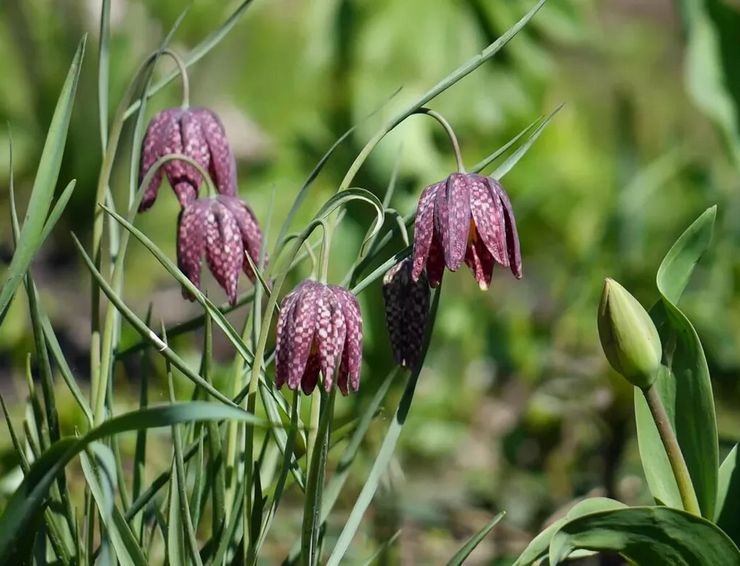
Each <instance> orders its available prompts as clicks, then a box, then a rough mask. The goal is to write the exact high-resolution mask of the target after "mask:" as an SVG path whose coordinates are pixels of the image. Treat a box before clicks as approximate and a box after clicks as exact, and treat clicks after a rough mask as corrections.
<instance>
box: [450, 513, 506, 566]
mask: <svg viewBox="0 0 740 566" xmlns="http://www.w3.org/2000/svg"><path fill="white" fill-rule="evenodd" d="M505 514H506V513H505V511H501V512H500V513H499V514H498V515H496V516H495V517H494V518H493V519H491V520H490V521H489V522H488V523H487V524H486V525H484V527H483V528H482V529H481V530H479V531H478V532H477V533H475V534H474V535H473V536H472V537H470V538H469V539H468V541H467V542H466V543H465V544H464V545H463V547H462V548H461V549H460V550H458V551H457V552H456V553H455V556H453V557H452V558H450V561H449V562H448V563H447V565H448V566H462V564H464V563H465V560H467V558H468V556H470V553H471V552H473V551H474V550H475V548H476V547H477V546H478V545H479V544H480V542H481V541H482V540H483V539H484V538H486V536H488V533H490V532H491V531H492V530H493V527H495V526H496V525H497V524H498V522H499V521H500V520H501V519H503V517H504V515H505Z"/></svg>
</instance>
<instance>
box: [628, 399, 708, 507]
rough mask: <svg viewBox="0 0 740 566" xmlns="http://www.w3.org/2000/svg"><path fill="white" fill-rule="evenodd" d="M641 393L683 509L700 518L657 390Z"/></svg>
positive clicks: (697, 504)
mask: <svg viewBox="0 0 740 566" xmlns="http://www.w3.org/2000/svg"><path fill="white" fill-rule="evenodd" d="M642 393H643V394H644V395H645V401H647V404H648V407H649V408H650V413H651V414H652V416H653V420H654V421H655V426H656V427H657V429H658V433H659V434H660V439H661V440H662V441H663V446H664V447H665V451H666V454H667V455H668V461H669V462H670V463H671V469H672V470H673V476H674V477H675V478H676V485H678V492H679V494H680V495H681V502H682V503H683V507H684V509H685V510H686V511H688V512H689V513H692V514H694V515H696V516H698V517H701V509H700V508H699V501H698V500H697V498H696V492H695V491H694V486H693V484H692V483H691V476H690V475H689V469H688V468H687V467H686V461H685V460H684V458H683V454H682V453H681V447H680V446H679V445H678V440H677V439H676V435H675V433H674V432H673V427H672V426H671V422H670V420H669V419H668V414H667V413H666V410H665V407H664V406H663V401H662V400H661V398H660V394H659V393H658V389H657V388H656V387H655V386H654V385H651V386H650V387H648V388H647V389H643V390H642Z"/></svg>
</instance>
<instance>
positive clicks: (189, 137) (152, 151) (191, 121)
mask: <svg viewBox="0 0 740 566" xmlns="http://www.w3.org/2000/svg"><path fill="white" fill-rule="evenodd" d="M168 154H181V155H184V156H186V157H189V158H190V159H192V160H194V161H195V162H196V163H198V164H199V165H201V166H202V167H203V168H204V169H205V170H207V171H208V172H209V174H210V176H211V178H212V179H213V182H214V184H215V185H216V189H217V190H218V192H219V193H221V194H225V195H228V196H232V197H233V196H235V195H236V161H235V159H234V155H233V153H232V151H231V148H230V147H229V143H228V140H227V139H226V133H225V132H224V128H223V125H222V124H221V122H220V121H219V119H218V117H217V116H216V115H215V114H214V113H213V112H211V111H210V110H207V109H205V108H192V109H191V108H185V109H183V108H168V109H166V110H162V111H161V112H159V113H158V114H157V115H156V116H154V118H153V119H152V121H151V122H150V124H149V126H148V127H147V131H146V135H145V136H144V143H143V145H142V153H141V166H140V170H139V179H140V182H141V180H143V178H144V175H146V173H147V171H149V169H150V168H151V167H152V166H153V165H154V163H155V162H156V161H157V160H158V159H159V158H160V157H163V156H165V155H168ZM162 173H164V174H165V175H166V176H167V180H168V181H169V183H170V185H171V186H172V187H173V189H174V190H175V194H176V195H177V199H178V200H179V201H180V205H181V206H186V205H187V204H189V203H190V202H191V201H192V200H193V199H194V198H196V197H197V195H198V190H199V188H200V186H201V184H202V183H203V177H202V175H201V174H200V173H199V172H198V170H197V169H196V168H195V167H194V166H193V165H191V164H190V163H187V162H186V161H182V160H172V161H168V162H167V163H165V164H164V166H163V167H162V171H158V172H157V173H156V174H155V176H154V178H153V179H152V182H151V183H149V185H148V186H147V187H146V189H145V191H144V198H143V199H142V202H141V205H140V206H139V211H140V212H143V211H144V210H147V209H148V208H149V207H151V206H152V205H153V204H154V200H155V199H156V197H157V191H158V189H159V185H160V184H161V180H162Z"/></svg>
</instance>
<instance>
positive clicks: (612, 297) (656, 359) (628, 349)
mask: <svg viewBox="0 0 740 566" xmlns="http://www.w3.org/2000/svg"><path fill="white" fill-rule="evenodd" d="M598 325H599V338H600V339H601V347H602V348H603V349H604V354H605V355H606V359H607V360H609V363H610V364H611V366H612V367H613V368H614V369H615V370H616V371H617V372H618V373H620V374H621V375H622V376H624V378H625V379H627V380H628V381H629V382H630V383H632V385H635V386H636V387H639V388H641V389H647V388H648V387H650V386H651V385H652V384H653V381H654V380H655V377H656V375H657V371H658V368H659V367H660V359H661V351H662V347H661V344H660V336H658V331H657V329H656V328H655V324H653V321H652V320H651V319H650V316H649V315H648V313H647V312H646V311H645V309H644V308H642V305H641V304H640V303H638V302H637V299H635V298H634V297H633V296H632V295H630V294H629V292H628V291H627V290H626V289H625V288H624V287H622V286H621V285H620V284H619V283H617V282H616V281H614V280H613V279H609V278H607V279H606V280H605V281H604V293H603V295H602V297H601V304H600V305H599V317H598Z"/></svg>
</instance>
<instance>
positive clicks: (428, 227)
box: [411, 173, 522, 289]
mask: <svg viewBox="0 0 740 566" xmlns="http://www.w3.org/2000/svg"><path fill="white" fill-rule="evenodd" d="M463 261H464V262H465V263H466V264H467V265H468V266H469V267H470V269H471V271H472V272H473V275H474V277H475V280H476V281H477V282H478V285H479V286H480V288H481V289H487V288H488V286H489V285H490V283H491V276H492V275H493V266H494V264H496V263H498V264H500V265H503V266H505V267H509V268H510V269H511V272H512V273H513V274H514V275H515V276H516V277H517V279H520V278H521V276H522V259H521V255H520V251H519V236H518V235H517V231H516V221H515V220H514V212H513V210H512V208H511V202H510V201H509V197H508V195H507V194H506V191H505V190H504V188H503V187H502V186H501V185H500V184H499V182H498V181H496V180H495V179H492V178H491V177H484V176H482V175H476V174H472V173H453V174H452V175H450V176H449V177H447V179H445V180H444V181H441V182H439V183H436V184H434V185H430V186H428V187H427V188H426V189H424V192H423V193H422V194H421V198H420V199H419V205H418V208H417V211H416V224H415V232H414V252H413V269H412V273H411V275H412V278H413V279H414V281H418V280H419V277H420V276H421V273H422V271H423V270H424V268H426V271H427V275H428V277H429V283H430V285H431V286H432V287H436V286H437V285H439V284H440V282H441V281H442V275H443V273H444V268H445V266H446V267H447V268H448V269H449V270H450V271H457V270H458V269H459V268H460V266H461V265H462V263H463Z"/></svg>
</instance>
